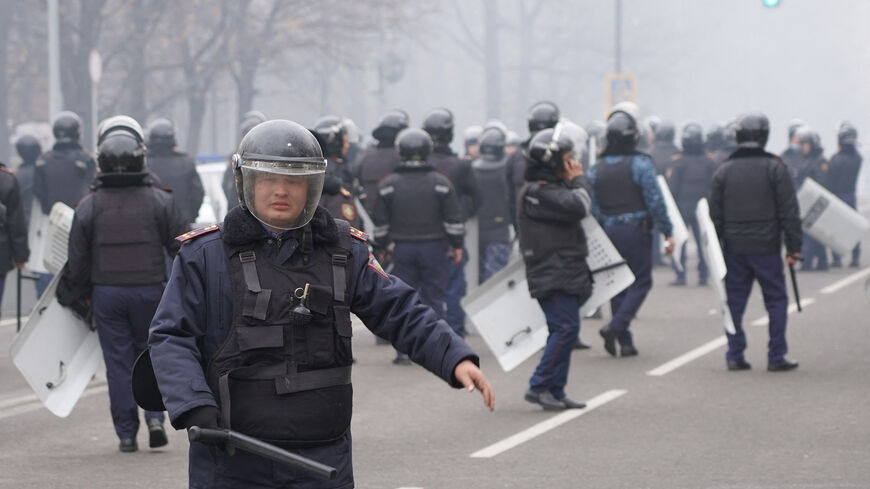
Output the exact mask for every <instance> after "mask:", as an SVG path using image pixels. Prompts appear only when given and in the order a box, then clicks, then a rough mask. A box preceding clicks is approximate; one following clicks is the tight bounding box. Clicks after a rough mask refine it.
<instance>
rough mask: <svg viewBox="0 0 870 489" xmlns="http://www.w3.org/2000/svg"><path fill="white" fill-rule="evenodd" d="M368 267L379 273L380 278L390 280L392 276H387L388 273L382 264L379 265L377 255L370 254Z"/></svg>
mask: <svg viewBox="0 0 870 489" xmlns="http://www.w3.org/2000/svg"><path fill="white" fill-rule="evenodd" d="M368 267H369V268H371V269H372V270H374V271H376V272H378V274H379V275H380V276H382V277H384V278H390V276H389V275H387V272H385V271H384V269H383V267H381V264H380V263H378V259H377V258H375V255H373V254H372V253H369V262H368Z"/></svg>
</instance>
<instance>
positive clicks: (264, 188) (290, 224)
mask: <svg viewBox="0 0 870 489" xmlns="http://www.w3.org/2000/svg"><path fill="white" fill-rule="evenodd" d="M232 167H233V175H234V176H235V179H236V190H237V191H238V193H239V205H240V206H241V207H242V208H243V209H247V210H248V211H249V212H250V213H251V215H253V216H254V217H255V218H257V219H258V220H259V221H260V222H262V223H263V224H266V225H267V226H269V227H272V228H275V229H282V230H287V229H297V228H301V227H302V226H305V225H306V224H308V222H309V221H311V218H312V217H314V212H315V210H316V209H317V203H318V202H319V201H320V194H321V193H322V192H323V179H324V175H325V173H326V159H324V158H323V152H322V150H321V149H320V144H319V143H318V142H317V138H315V137H314V134H312V133H311V131H309V130H308V129H305V128H304V127H302V126H300V125H299V124H297V123H295V122H292V121H287V120H272V121H266V122H263V123H261V124H257V125H256V126H254V128H253V129H251V130H250V131H248V133H247V134H246V135H245V137H244V138H242V142H241V143H239V148H238V149H237V150H236V154H234V155H233V160H232ZM274 187H278V188H279V189H285V190H284V191H285V192H286V194H287V197H282V196H281V195H279V196H278V199H279V200H282V201H283V202H281V203H282V204H284V206H286V207H287V208H285V209H281V210H279V211H278V212H275V210H274V209H273V207H272V205H271V204H270V203H269V201H268V200H267V201H266V202H265V204H264V203H263V199H264V197H268V192H271V191H272V190H271V189H272V188H274ZM303 187H304V188H303ZM288 188H292V189H295V191H291V190H286V189H288ZM258 192H260V193H262V192H267V194H266V195H260V199H258V198H257V197H258V195H257V194H258ZM294 196H295V198H294ZM258 204H259V205H258ZM294 210H295V212H294Z"/></svg>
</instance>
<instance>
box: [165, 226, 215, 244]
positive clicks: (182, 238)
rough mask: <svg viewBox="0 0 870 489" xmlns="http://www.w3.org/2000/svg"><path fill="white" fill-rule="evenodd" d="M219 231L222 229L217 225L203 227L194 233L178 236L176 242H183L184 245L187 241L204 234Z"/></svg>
mask: <svg viewBox="0 0 870 489" xmlns="http://www.w3.org/2000/svg"><path fill="white" fill-rule="evenodd" d="M218 229H220V226H218V225H217V224H210V225H208V226H205V227H201V228H199V229H194V230H192V231H188V232H186V233H184V234H182V235H181V236H176V237H175V240H176V241H181V242H182V243H184V242H185V241H187V240H190V239H193V238H195V237H197V236H202V235H203V234H208V233H210V232H212V231H217V230H218Z"/></svg>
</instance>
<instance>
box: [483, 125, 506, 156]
mask: <svg viewBox="0 0 870 489" xmlns="http://www.w3.org/2000/svg"><path fill="white" fill-rule="evenodd" d="M506 145H507V134H505V133H504V131H502V130H501V129H499V128H498V127H490V128H487V129H484V131H483V134H481V135H480V142H479V143H478V147H479V148H480V149H479V151H480V156H481V157H482V158H483V159H485V160H490V161H498V160H500V159H502V158H503V157H504V147H505V146H506Z"/></svg>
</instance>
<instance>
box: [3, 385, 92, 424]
mask: <svg viewBox="0 0 870 489" xmlns="http://www.w3.org/2000/svg"><path fill="white" fill-rule="evenodd" d="M108 391H109V386H108V385H106V384H102V385H95V386H93V387H89V388H87V389H85V391H84V392H82V397H81V398H80V399H84V398H86V397H90V396H94V395H97V394H102V393H104V392H108ZM31 397H32V398H34V399H36V400H35V401H31V400H30V398H31ZM21 402H24V404H20V403H21ZM16 404H17V405H16ZM5 406H12V407H9V408H6V407H5ZM44 408H45V406H43V404H42V402H40V401H39V400H38V398H37V397H36V396H21V397H18V398H13V399H5V400H4V401H3V404H0V419H4V418H11V417H12V416H17V415H19V414H24V413H30V412H33V411H38V410H40V409H44Z"/></svg>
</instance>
